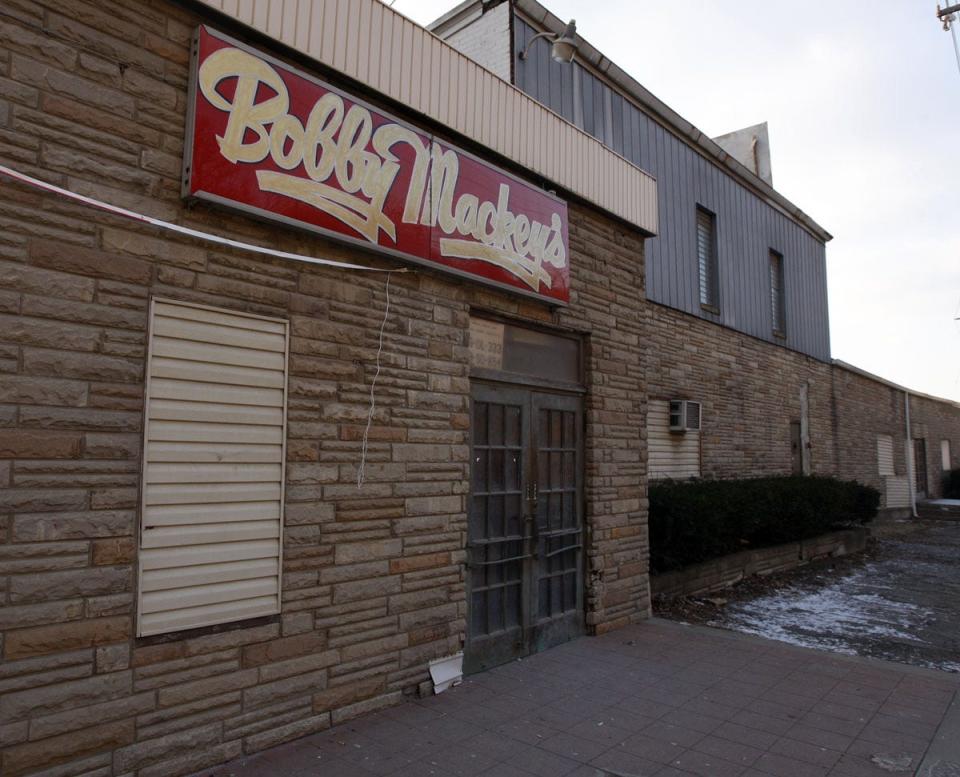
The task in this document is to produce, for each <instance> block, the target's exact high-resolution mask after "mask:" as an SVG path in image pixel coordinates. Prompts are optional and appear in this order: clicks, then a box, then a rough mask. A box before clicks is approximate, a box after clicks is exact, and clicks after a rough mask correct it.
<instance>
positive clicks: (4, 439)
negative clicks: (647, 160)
mask: <svg viewBox="0 0 960 777" xmlns="http://www.w3.org/2000/svg"><path fill="white" fill-rule="evenodd" d="M198 21H200V19H199V18H198V17H195V16H193V15H191V14H190V13H189V12H187V11H185V10H183V9H182V8H181V7H180V6H176V5H173V4H166V3H149V4H148V3H142V2H136V1H135V0H105V2H98V3H93V2H83V1H82V0H76V1H75V2H70V3H53V2H50V3H41V2H28V1H27V0H16V2H13V3H6V4H4V6H3V8H0V162H3V163H4V164H9V165H11V166H14V167H16V168H18V169H20V170H22V171H24V172H26V173H28V174H30V175H34V176H37V177H40V178H42V179H44V180H49V181H52V182H54V183H56V184H59V185H63V186H66V187H68V188H70V189H72V190H74V191H78V192H81V193H84V194H88V195H91V196H95V197H99V198H102V199H105V200H107V201H110V202H113V203H116V204H119V205H122V206H126V207H130V208H133V209H136V210H139V211H142V212H145V213H148V214H150V215H154V216H157V217H160V218H164V219H171V220H175V221H178V222H181V223H184V224H188V225H190V226H195V227H197V228H199V229H205V230H213V231H216V232H218V233H221V234H227V235H230V236H232V237H236V238H239V239H242V240H248V241H252V242H255V243H259V244H263V245H269V246H275V247H278V248H282V249H284V250H288V251H294V252H302V253H310V254H313V255H319V256H325V257H328V258H333V259H343V260H356V259H357V258H358V257H357V255H356V252H351V251H348V250H347V249H344V248H342V247H340V246H338V245H337V244H335V243H333V242H328V241H323V240H320V239H317V238H313V237H309V236H304V235H301V234H298V233H295V232H293V231H289V230H282V229H277V228H275V227H271V226H268V225H263V224H259V223H257V222H254V221H252V220H249V219H246V218H243V217H240V216H235V215H231V214H228V213H224V212H218V211H213V210H211V209H209V208H207V207H206V206H203V205H198V206H196V207H194V208H191V209H187V208H185V207H184V206H183V205H182V203H181V201H180V199H179V173H180V159H181V155H182V149H183V127H184V112H185V107H186V83H187V76H188V45H189V40H190V35H191V33H192V29H193V27H194V25H195V24H196V23H197V22H198ZM570 221H571V226H570V242H571V265H572V267H573V277H572V289H573V292H572V295H573V300H572V304H571V305H570V306H569V307H568V308H565V309H563V310H561V311H558V312H550V311H549V310H548V309H547V308H545V307H543V306H541V305H539V304H537V303H535V302H528V301H523V300H520V299H519V298H515V297H510V296H508V295H505V294H501V293H498V292H493V291H489V290H484V289H483V288H481V287H476V286H470V285H468V284H464V283H460V282H454V281H451V280H450V279H448V278H445V277H443V276H440V275H437V274H431V273H428V272H418V273H410V274H397V275H394V276H392V279H391V314H390V318H389V321H388V322H387V326H386V333H385V347H384V353H383V357H382V364H383V369H382V372H381V374H380V377H379V380H378V383H377V411H376V414H375V417H374V422H373V428H372V430H371V435H370V445H369V451H368V463H367V467H366V474H367V483H366V484H365V485H364V487H363V488H362V489H361V490H358V489H357V486H356V482H355V479H356V470H357V463H358V461H359V456H360V447H361V437H362V430H363V424H364V422H365V420H366V414H367V411H368V395H369V387H370V381H371V378H372V375H373V363H374V356H375V349H376V341H377V332H378V326H379V323H380V316H381V311H382V310H383V306H384V303H385V288H384V282H385V278H384V276H382V275H376V276H374V275H362V274H347V273H343V272H340V271H336V270H332V269H324V268H320V267H315V266H311V265H301V264H296V263H292V262H287V261H283V260H270V259H266V258H262V257H257V256H254V255H250V254H244V253H240V252H233V251H223V250H220V249H217V248H211V247H210V246H208V245H205V244H203V243H200V242H197V241H192V240H186V239H185V240H179V239H170V238H169V237H168V236H165V235H163V234H162V233H160V232H158V231H156V230H153V229H151V228H141V227H138V226H136V225H135V224H133V223H132V222H129V221H124V220H121V219H118V218H116V217H112V216H107V215H104V214H100V213H97V212H95V211H92V210H90V209H88V208H85V207H81V206H78V205H76V204H70V203H68V202H66V201H63V200H60V199H57V198H56V197H53V196H49V195H45V194H41V193H37V192H35V191H31V190H29V189H26V188H24V187H20V186H16V185H12V184H10V183H8V182H6V181H3V182H0V579H2V582H3V588H2V594H0V595H2V597H3V606H2V608H0V650H2V660H0V694H2V697H0V747H2V748H3V752H2V762H0V772H2V773H3V774H4V775H10V776H11V777H15V776H16V775H22V774H29V773H32V772H34V771H39V770H43V769H48V768H54V767H57V766H58V765H62V764H68V763H69V764H71V767H70V770H68V771H69V773H71V774H72V773H74V771H84V772H89V773H91V774H100V775H109V774H118V775H119V774H124V775H127V774H138V775H143V776H144V777H147V776H148V775H157V776H159V775H163V776H164V777H168V776H169V775H177V774H184V773H188V772H191V771H194V770H196V769H199V768H201V767H203V766H206V765H209V764H214V763H217V762H221V761H224V760H227V759H229V758H231V757H234V756H236V755H238V754H240V753H241V752H253V751H256V750H259V749H262V748H264V747H268V746H270V745H273V744H276V743H278V742H281V741H284V740H288V739H292V738H295V737H298V736H302V735H304V734H307V733H310V732H312V731H316V730H319V729H322V728H325V727H327V726H329V725H331V723H334V724H335V723H338V722H341V721H343V720H347V719H349V718H350V717H352V716H354V715H357V714H360V713H362V712H364V711H367V710H372V709H376V708H378V707H380V706H382V705H385V704H391V703H394V702H396V701H398V700H400V699H401V698H402V696H403V695H404V694H408V693H410V692H412V691H413V689H415V688H416V687H417V685H418V684H419V683H421V682H422V681H424V680H425V679H426V678H427V676H428V675H427V671H426V666H427V662H428V660H430V659H432V658H434V657H436V656H441V655H447V654H450V653H453V652H455V651H456V650H458V649H459V648H460V646H461V640H462V636H463V630H464V617H465V600H464V579H463V567H462V562H463V558H464V552H463V547H464V541H465V527H466V496H467V491H468V484H469V478H468V469H469V458H468V455H469V452H468V426H469V368H468V342H467V333H468V322H469V311H470V310H471V309H472V308H477V309H484V310H497V311H500V312H504V313H507V314H509V315H511V316H513V317H515V318H517V319H520V320H523V319H529V320H535V321H540V322H544V321H545V322H549V323H553V324H556V325H558V326H562V327H566V328H572V329H576V330H578V331H582V332H589V333H590V336H589V342H588V353H587V365H586V366H587V369H586V376H587V378H586V379H587V384H588V394H587V397H586V400H585V403H586V421H587V431H586V434H587V439H586V446H585V449H586V453H587V455H586V467H587V471H586V483H585V485H586V503H587V504H586V509H587V518H588V523H589V527H588V546H587V555H588V559H589V560H588V563H589V568H588V571H587V576H588V586H589V587H588V607H589V613H588V621H589V626H590V628H591V630H593V631H595V632H600V631H604V630H607V629H609V628H612V627H614V626H617V625H620V624H623V623H626V622H628V621H630V620H636V619H638V618H640V617H643V616H644V615H646V614H647V613H648V612H649V594H648V588H647V566H646V563H647V562H646V559H647V545H646V543H647V538H646V502H645V499H644V496H643V495H644V494H645V480H644V472H645V460H644V451H643V445H642V441H641V436H640V435H639V434H638V432H637V430H638V429H640V428H642V427H643V416H644V402H645V399H644V397H645V393H646V387H645V385H644V382H643V373H644V371H645V370H644V366H643V358H642V357H643V351H642V346H641V342H642V338H641V325H640V318H639V314H638V313H637V308H636V302H637V300H638V299H642V296H643V283H642V278H643V247H642V239H641V238H640V236H639V235H637V234H636V233H633V232H631V231H629V230H628V229H626V228H624V227H623V226H621V225H620V224H619V222H617V223H614V222H610V221H608V220H606V219H604V218H602V217H600V216H599V215H597V214H595V213H593V212H592V211H590V210H588V209H586V208H582V207H577V206H572V207H571V214H570ZM367 261H370V262H371V263H377V261H378V260H376V259H374V258H369V257H368V258H367ZM381 265H382V263H381ZM152 295H156V296H162V297H167V298H173V299H181V300H190V301H196V302H201V303H206V304H211V305H215V306H220V307H225V308H231V309H236V310H243V311H248V312H253V313H261V314H265V315H271V316H281V317H286V318H288V319H289V320H290V322H291V342H290V351H291V353H290V379H289V428H288V445H287V452H288V468H287V486H286V515H285V521H286V523H285V532H284V546H285V549H284V575H283V609H282V614H281V615H280V616H279V617H278V618H266V619H262V620H260V621H257V622H253V623H246V624H242V625H241V627H239V628H238V627H228V628H214V629H205V630H199V631H196V632H187V633H183V634H176V635H172V636H170V637H169V638H148V639H145V640H137V639H134V638H133V632H132V628H133V618H132V616H133V614H134V607H135V601H136V594H135V577H136V575H135V569H136V554H137V544H138V543H137V524H138V513H137V505H138V494H139V477H140V458H141V445H142V431H143V430H142V420H143V377H144V366H145V365H144V359H145V347H146V337H147V334H146V325H147V309H148V301H149V299H150V297H151V296H152Z"/></svg>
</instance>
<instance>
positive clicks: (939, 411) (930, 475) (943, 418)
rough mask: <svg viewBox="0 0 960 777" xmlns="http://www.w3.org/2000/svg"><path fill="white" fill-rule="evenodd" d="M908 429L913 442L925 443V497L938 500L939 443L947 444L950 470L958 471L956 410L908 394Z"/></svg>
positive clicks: (940, 491) (959, 435)
mask: <svg viewBox="0 0 960 777" xmlns="http://www.w3.org/2000/svg"><path fill="white" fill-rule="evenodd" d="M910 429H911V432H912V434H913V438H914V439H923V440H926V444H927V496H928V497H930V498H937V497H941V496H943V474H944V470H943V460H942V458H941V453H940V443H941V441H943V440H949V441H950V464H951V466H950V469H960V406H957V405H955V404H952V403H946V402H938V401H936V400H933V399H930V398H929V397H924V396H918V395H916V394H911V395H910Z"/></svg>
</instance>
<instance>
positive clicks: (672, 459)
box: [647, 399, 700, 480]
mask: <svg viewBox="0 0 960 777" xmlns="http://www.w3.org/2000/svg"><path fill="white" fill-rule="evenodd" d="M647 451H648V457H649V458H648V460H647V472H648V475H649V477H650V479H651V480H658V479H662V478H673V479H674V480H684V479H686V478H698V477H700V432H699V431H687V432H685V433H683V434H674V433H672V432H671V431H670V402H669V401H666V400H659V399H651V400H650V403H649V404H648V405H647Z"/></svg>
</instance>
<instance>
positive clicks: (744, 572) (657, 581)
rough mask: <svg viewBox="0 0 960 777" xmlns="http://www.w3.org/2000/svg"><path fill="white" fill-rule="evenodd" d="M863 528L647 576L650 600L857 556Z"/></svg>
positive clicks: (864, 534)
mask: <svg viewBox="0 0 960 777" xmlns="http://www.w3.org/2000/svg"><path fill="white" fill-rule="evenodd" d="M869 534H870V532H869V530H867V529H859V528H857V529H844V530H843V531H834V532H828V533H827V534H821V535H820V536H819V537H811V538H809V539H806V540H798V541H797V542H785V543H783V544H781V545H773V546H771V547H769V548H755V549H753V550H744V551H741V552H740V553H731V554H730V555H729V556H721V557H720V558H715V559H711V560H710V561H704V562H702V563H700V564H691V565H690V566H687V567H684V568H683V569H678V570H676V571H673V572H665V573H663V574H662V575H651V576H650V588H651V591H652V593H653V596H654V597H663V598H664V599H671V598H675V597H680V596H700V595H702V594H707V593H714V592H716V591H722V590H723V589H724V588H730V587H731V586H733V585H736V584H737V583H739V582H740V581H741V580H744V579H745V578H748V577H753V576H755V575H759V576H764V575H772V574H776V573H777V572H786V571H788V570H791V569H797V568H798V567H802V566H804V565H806V564H809V563H810V562H811V561H816V560H818V559H824V558H836V557H840V556H848V555H850V554H852V553H860V552H861V551H863V550H865V549H866V547H867V537H868V536H869Z"/></svg>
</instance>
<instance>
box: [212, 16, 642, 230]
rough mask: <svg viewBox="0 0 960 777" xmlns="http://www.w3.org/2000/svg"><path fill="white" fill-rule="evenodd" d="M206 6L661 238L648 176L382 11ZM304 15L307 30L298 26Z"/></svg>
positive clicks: (407, 23) (457, 54)
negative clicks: (406, 106) (306, 19)
mask: <svg viewBox="0 0 960 777" xmlns="http://www.w3.org/2000/svg"><path fill="white" fill-rule="evenodd" d="M202 2H204V3H205V4H206V5H208V6H210V7H211V8H215V9H216V10H218V11H222V12H223V13H225V14H227V15H228V16H231V17H233V18H234V19H236V20H237V21H239V22H241V23H243V24H246V25H248V26H249V27H252V28H254V29H256V30H258V31H259V32H261V33H264V34H266V35H269V36H270V37H272V38H274V39H275V40H278V41H280V42H281V43H284V44H286V45H288V46H291V47H294V48H296V49H297V50H299V51H301V52H302V53H304V54H306V55H308V56H310V57H312V58H313V59H315V60H317V61H318V62H322V63H323V64H325V65H327V66H329V67H332V68H333V69H335V70H337V71H339V72H341V73H344V74H345V75H347V76H350V77H351V78H354V79H356V80H357V81H360V82H361V83H363V84H366V85H367V86H369V87H371V88H372V89H375V90H376V91H378V92H380V93H381V94H384V95H386V96H388V97H391V98H393V99H394V100H398V101H400V102H402V103H404V104H405V105H408V106H410V108H412V109H413V110H415V111H419V112H420V113H422V114H425V115H426V116H429V117H430V118H431V119H434V120H435V121H438V122H440V123H441V124H443V125H445V126H447V127H451V128H453V129H454V130H456V131H457V132H460V133H461V134H463V135H465V136H466V137H468V138H470V139H472V140H474V141H476V142H477V143H480V144H481V145H483V146H486V147H488V148H491V149H493V150H494V151H496V152H498V153H500V154H502V155H503V156H505V157H507V158H509V159H512V160H514V161H515V162H516V163H517V164H519V165H521V166H522V167H525V168H527V169H528V170H532V171H533V172H535V173H538V174H539V175H542V176H543V177H545V178H547V179H548V180H551V181H554V182H555V183H556V184H558V185H559V186H562V187H563V188H565V189H568V190H569V191H571V192H573V193H575V194H577V195H579V196H580V197H582V198H584V199H585V200H587V201H589V202H592V203H594V204H595V205H597V206H599V207H600V208H603V209H604V210H606V211H609V212H610V213H613V214H614V215H617V216H619V217H620V218H623V219H625V220H626V221H629V222H630V223H632V224H635V225H637V226H638V227H640V228H641V229H644V230H646V231H648V232H650V233H655V232H656V231H657V185H656V181H655V179H654V178H652V177H651V176H650V175H649V174H647V173H646V172H644V171H643V170H641V169H639V168H638V167H635V166H634V165H632V164H628V163H626V162H625V161H624V159H622V158H621V157H619V156H618V155H616V154H614V153H613V152H612V151H611V150H610V149H609V148H605V147H604V146H603V145H602V144H601V143H598V142H597V141H596V140H594V139H593V138H592V137H590V135H588V134H587V133H584V132H582V131H581V130H579V129H577V128H576V127H575V126H574V125H573V124H571V123H569V121H565V120H564V119H562V118H561V117H560V116H559V115H558V113H552V112H550V111H548V110H545V109H544V107H543V106H542V105H540V103H538V102H537V101H535V100H532V99H530V98H529V97H527V96H526V95H525V94H523V93H522V92H521V91H520V90H518V89H516V88H514V87H513V86H512V85H511V84H509V83H508V82H506V81H503V80H501V79H499V78H496V77H495V76H493V75H492V74H491V73H490V72H489V71H487V70H484V69H483V68H482V67H480V66H479V65H477V64H476V63H475V62H473V61H472V60H471V59H469V58H468V57H466V56H464V55H463V54H461V53H460V52H459V51H457V50H456V49H454V48H452V47H451V46H450V45H449V44H447V43H444V42H443V41H441V40H440V39H439V38H437V37H436V36H435V35H432V34H431V33H429V32H427V30H425V29H424V28H422V27H420V26H419V25H417V24H415V23H414V22H412V21H410V20H409V19H407V18H406V17H404V16H402V15H401V14H399V13H397V12H396V11H394V10H392V9H390V8H388V7H387V6H385V5H384V4H383V3H380V2H378V1H377V0H244V2H238V0H202ZM308 16H309V20H310V21H309V23H307V24H302V23H300V22H299V21H298V20H300V19H304V18H307V17H308ZM571 83H572V82H571ZM561 107H562V105H561Z"/></svg>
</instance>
